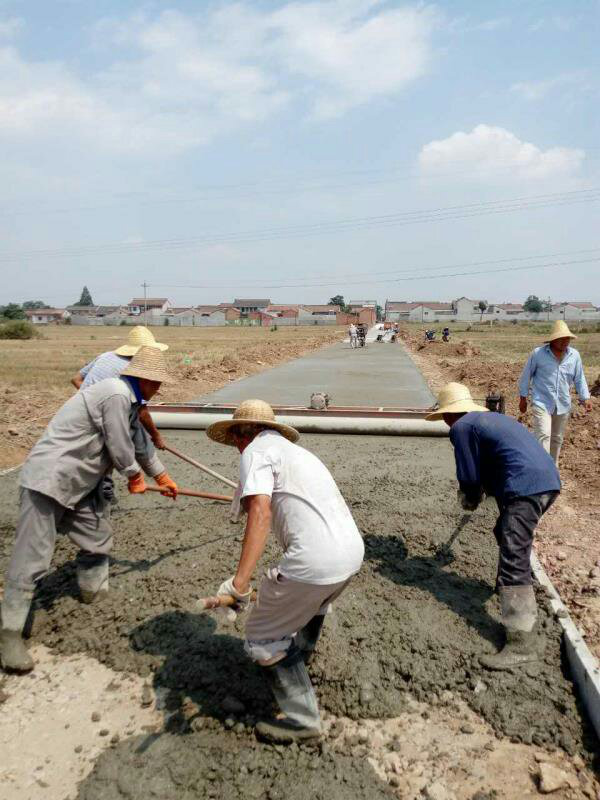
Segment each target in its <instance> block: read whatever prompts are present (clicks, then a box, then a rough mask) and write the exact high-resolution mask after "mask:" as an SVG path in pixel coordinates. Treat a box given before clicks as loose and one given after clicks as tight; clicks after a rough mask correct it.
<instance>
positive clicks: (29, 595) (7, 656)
mask: <svg viewBox="0 0 600 800" xmlns="http://www.w3.org/2000/svg"><path fill="white" fill-rule="evenodd" d="M32 599H33V591H25V590H23V589H18V588H16V587H15V586H10V585H6V586H5V587H4V598H3V599H2V631H0V662H2V666H3V668H4V669H5V670H7V671H8V672H30V671H31V670H32V669H33V666H34V665H33V659H32V658H31V656H30V655H29V652H28V651H27V648H26V647H25V642H24V641H23V628H24V627H25V622H26V621H27V615H28V614H29V608H30V606H31V600H32Z"/></svg>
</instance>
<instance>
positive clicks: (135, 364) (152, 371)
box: [121, 347, 174, 383]
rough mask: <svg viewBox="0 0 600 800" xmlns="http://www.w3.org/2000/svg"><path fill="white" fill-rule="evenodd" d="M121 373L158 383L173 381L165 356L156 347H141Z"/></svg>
mask: <svg viewBox="0 0 600 800" xmlns="http://www.w3.org/2000/svg"><path fill="white" fill-rule="evenodd" d="M121 375H129V376H130V377H132V378H146V380H149V381H157V382H158V383H173V382H174V379H173V378H172V377H171V376H170V375H169V372H168V370H167V362H166V361H165V357H164V356H163V354H162V353H161V352H160V350H158V349H157V348H156V347H140V349H139V350H138V352H137V353H136V355H134V357H133V358H132V359H131V361H130V362H129V364H127V366H126V367H124V368H123V369H122V370H121Z"/></svg>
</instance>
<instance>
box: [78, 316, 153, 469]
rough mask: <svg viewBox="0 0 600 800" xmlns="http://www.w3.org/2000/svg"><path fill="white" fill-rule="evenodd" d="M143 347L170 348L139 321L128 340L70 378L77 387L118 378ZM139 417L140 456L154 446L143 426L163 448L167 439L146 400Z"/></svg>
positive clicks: (137, 430)
mask: <svg viewBox="0 0 600 800" xmlns="http://www.w3.org/2000/svg"><path fill="white" fill-rule="evenodd" d="M140 347H156V349H157V350H160V351H161V352H164V351H165V350H168V349H169V345H168V344H163V343H162V342H157V341H156V339H155V338H154V334H153V333H152V331H150V330H148V328H146V327H145V326H144V325H136V326H135V327H134V328H132V329H131V330H130V331H129V335H128V336H127V341H126V342H125V344H122V345H121V346H120V347H117V349H116V350H114V351H113V350H109V351H107V352H106V353H101V354H100V355H99V356H96V358H94V359H93V360H92V361H90V362H89V363H88V364H86V365H85V366H83V367H82V368H81V369H80V370H79V372H77V374H75V375H74V376H73V377H72V378H71V383H72V384H73V386H74V387H75V388H76V389H87V388H88V386H93V385H94V384H95V383H98V381H103V380H106V378H118V376H119V374H120V372H121V370H123V369H124V368H125V367H126V366H127V364H129V362H130V360H131V359H132V358H133V356H134V355H135V354H136V353H137V352H138V350H139V349H140ZM136 418H139V421H140V422H141V424H142V425H143V428H141V427H140V426H139V425H138V426H137V428H136V429H134V433H135V439H134V441H135V442H136V445H137V448H136V452H137V454H138V456H141V455H142V454H143V453H144V451H145V450H148V453H149V456H150V457H151V456H152V455H153V453H152V448H151V447H149V444H148V441H147V439H148V437H147V436H144V429H145V430H146V431H147V432H148V435H149V436H150V438H151V439H152V443H153V444H154V445H155V447H158V449H159V450H164V448H165V443H164V441H163V439H162V437H161V435H160V433H159V431H158V428H157V427H156V425H155V424H154V422H153V420H152V417H151V416H150V412H149V411H148V409H147V408H146V405H145V403H142V405H141V406H140V410H139V415H137V417H136Z"/></svg>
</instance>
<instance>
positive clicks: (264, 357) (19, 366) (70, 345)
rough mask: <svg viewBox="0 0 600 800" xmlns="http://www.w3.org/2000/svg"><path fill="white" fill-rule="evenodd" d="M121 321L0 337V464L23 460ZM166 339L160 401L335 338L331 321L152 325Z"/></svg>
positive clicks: (186, 396) (119, 334)
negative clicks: (169, 380) (273, 325)
mask: <svg viewBox="0 0 600 800" xmlns="http://www.w3.org/2000/svg"><path fill="white" fill-rule="evenodd" d="M128 330H129V329H128V328H125V327H112V326H94V327H89V326H75V325H61V326H48V327H46V326H44V327H43V328H42V329H41V333H42V337H43V338H41V339H30V340H26V341H20V340H0V468H4V467H10V466H12V465H13V464H16V463H19V462H20V461H22V459H23V457H24V455H25V454H26V453H27V451H28V450H29V448H30V447H31V445H32V444H33V442H34V441H35V439H36V438H37V437H38V436H39V435H40V433H41V431H42V430H43V428H44V426H45V424H46V423H47V421H48V419H49V418H50V417H51V416H52V414H53V413H54V412H55V411H56V409H57V408H58V407H59V406H60V404H61V403H62V402H64V401H65V400H66V399H67V398H68V397H69V396H70V395H71V393H72V392H73V391H74V390H73V388H72V386H71V385H70V379H71V377H72V376H73V375H74V374H75V373H76V372H77V371H78V370H79V368H80V367H82V366H83V365H84V364H86V363H87V362H88V361H90V360H91V359H93V358H94V357H95V356H96V355H98V354H99V353H103V352H105V351H107V350H114V349H116V348H117V347H118V346H119V345H120V344H122V343H123V342H124V340H125V339H126V337H127V334H128ZM152 332H153V333H154V335H155V337H156V339H157V340H158V341H162V342H165V343H166V344H168V345H169V350H168V351H167V353H166V356H167V360H168V363H169V367H170V368H171V370H172V371H173V373H174V375H175V377H176V378H177V382H176V383H175V384H174V385H173V386H169V387H168V388H167V387H165V390H164V391H163V392H162V393H161V396H160V400H162V401H169V400H171V401H181V400H191V399H192V398H194V397H197V396H198V395H200V394H202V393H204V392H206V391H209V390H211V389H217V388H218V387H219V386H222V385H224V384H226V383H227V382H228V381H230V380H235V379H237V378H242V377H244V376H245V375H250V374H252V373H254V372H258V371H260V370H263V369H266V368H267V367H269V366H273V365H275V364H279V363H281V362H283V361H287V360H289V359H291V358H296V357H297V356H299V355H302V354H303V353H306V352H309V351H311V350H314V349H316V348H318V347H321V346H323V345H326V344H329V343H331V342H334V341H338V340H339V339H341V338H342V336H343V334H344V331H343V330H342V329H340V328H335V327H329V326H327V327H325V326H322V327H319V326H310V327H309V326H307V327H301V328H295V327H279V328H278V329H277V330H276V331H270V330H269V329H268V328H255V327H223V328H208V327H207V328H200V327H197V328H193V327H189V328H188V327H186V328H181V327H174V326H165V327H159V328H153V329H152Z"/></svg>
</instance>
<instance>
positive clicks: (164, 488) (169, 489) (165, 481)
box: [154, 472, 177, 500]
mask: <svg viewBox="0 0 600 800" xmlns="http://www.w3.org/2000/svg"><path fill="white" fill-rule="evenodd" d="M154 480H155V481H156V482H157V483H158V485H159V486H160V488H161V494H163V495H164V496H165V497H172V498H173V500H175V499H176V497H177V484H176V483H175V481H174V480H173V478H171V476H170V475H169V473H168V472H161V473H160V475H157V476H156V477H155V478H154Z"/></svg>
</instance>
